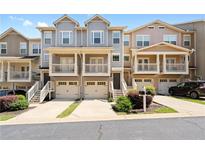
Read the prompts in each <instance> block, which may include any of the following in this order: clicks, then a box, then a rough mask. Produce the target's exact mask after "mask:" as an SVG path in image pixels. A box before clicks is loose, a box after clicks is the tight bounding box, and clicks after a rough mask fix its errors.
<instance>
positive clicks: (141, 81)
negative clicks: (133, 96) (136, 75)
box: [135, 79, 153, 90]
mask: <svg viewBox="0 0 205 154" xmlns="http://www.w3.org/2000/svg"><path fill="white" fill-rule="evenodd" d="M135 83H136V84H137V89H138V90H142V89H143V87H144V86H153V80H152V79H135Z"/></svg>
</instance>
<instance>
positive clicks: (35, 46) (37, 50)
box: [32, 43, 41, 55]
mask: <svg viewBox="0 0 205 154" xmlns="http://www.w3.org/2000/svg"><path fill="white" fill-rule="evenodd" d="M32 53H33V54H34V55H38V54H40V53H41V44H38V43H34V44H32Z"/></svg>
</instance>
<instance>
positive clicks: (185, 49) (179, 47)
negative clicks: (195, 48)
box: [137, 42, 192, 53]
mask: <svg viewBox="0 0 205 154" xmlns="http://www.w3.org/2000/svg"><path fill="white" fill-rule="evenodd" d="M161 45H165V46H168V47H172V48H175V49H178V50H182V51H185V52H189V53H190V52H192V50H190V49H187V48H184V47H181V46H178V45H174V44H171V43H166V42H160V43H156V44H153V45H150V46H148V47H144V48H140V49H137V51H138V52H139V51H143V50H147V49H150V48H153V47H156V46H161Z"/></svg>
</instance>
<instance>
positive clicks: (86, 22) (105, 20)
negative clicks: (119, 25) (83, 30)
mask: <svg viewBox="0 0 205 154" xmlns="http://www.w3.org/2000/svg"><path fill="white" fill-rule="evenodd" d="M96 18H99V19H100V20H102V21H104V22H105V23H106V24H108V25H110V22H109V21H108V20H107V19H105V18H104V17H102V16H101V15H99V14H96V15H94V16H93V17H91V18H90V19H88V20H86V21H85V25H86V26H87V24H88V23H89V22H91V21H92V20H94V19H96Z"/></svg>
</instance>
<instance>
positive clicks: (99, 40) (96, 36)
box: [92, 31, 104, 44]
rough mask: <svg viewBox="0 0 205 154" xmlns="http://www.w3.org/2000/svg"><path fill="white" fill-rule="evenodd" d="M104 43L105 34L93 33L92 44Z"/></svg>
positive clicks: (101, 32)
mask: <svg viewBox="0 0 205 154" xmlns="http://www.w3.org/2000/svg"><path fill="white" fill-rule="evenodd" d="M103 43H104V32H103V31H92V44H103Z"/></svg>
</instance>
